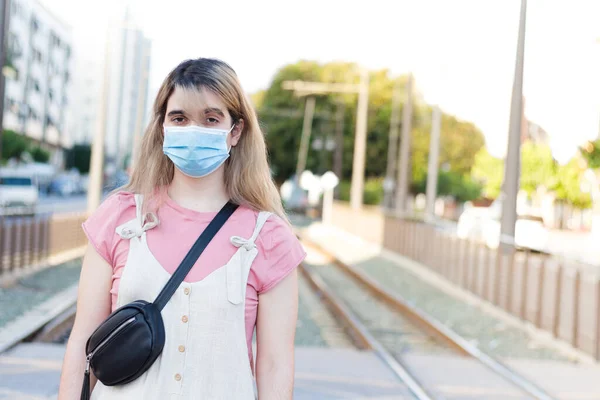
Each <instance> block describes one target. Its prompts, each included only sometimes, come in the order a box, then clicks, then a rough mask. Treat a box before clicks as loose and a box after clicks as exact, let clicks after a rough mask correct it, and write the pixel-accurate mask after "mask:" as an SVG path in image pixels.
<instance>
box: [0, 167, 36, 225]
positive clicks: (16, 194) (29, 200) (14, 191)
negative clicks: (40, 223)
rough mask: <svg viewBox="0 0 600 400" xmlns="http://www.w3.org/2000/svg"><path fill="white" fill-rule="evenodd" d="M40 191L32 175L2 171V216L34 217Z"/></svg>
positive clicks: (0, 179)
mask: <svg viewBox="0 0 600 400" xmlns="http://www.w3.org/2000/svg"><path fill="white" fill-rule="evenodd" d="M38 199H39V191H38V188H37V186H36V184H35V182H34V179H33V177H32V176H30V175H26V174H19V173H14V172H11V171H0V214H1V215H33V214H35V211H36V207H37V204H38Z"/></svg>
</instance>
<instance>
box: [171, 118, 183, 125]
mask: <svg viewBox="0 0 600 400" xmlns="http://www.w3.org/2000/svg"><path fill="white" fill-rule="evenodd" d="M172 121H173V122H175V123H177V124H181V123H183V122H184V121H185V118H184V117H175V118H173V119H172Z"/></svg>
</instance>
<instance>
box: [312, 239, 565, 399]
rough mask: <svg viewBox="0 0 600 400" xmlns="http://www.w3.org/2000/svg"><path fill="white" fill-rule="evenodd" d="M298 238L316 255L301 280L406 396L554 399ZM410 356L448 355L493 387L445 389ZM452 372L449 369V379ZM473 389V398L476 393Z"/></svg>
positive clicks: (318, 248)
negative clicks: (384, 367)
mask: <svg viewBox="0 0 600 400" xmlns="http://www.w3.org/2000/svg"><path fill="white" fill-rule="evenodd" d="M300 238H301V240H302V242H303V244H304V245H305V247H306V248H307V250H308V252H309V256H310V255H311V254H312V255H313V257H314V256H315V255H316V257H317V262H314V263H313V264H314V265H308V264H310V261H309V260H308V257H307V262H305V263H304V264H303V265H302V267H301V272H302V274H303V276H304V277H306V279H307V280H308V281H309V282H310V284H311V286H312V287H313V288H314V289H315V290H316V291H317V292H318V293H319V294H320V295H321V297H322V298H323V300H324V301H325V302H326V303H327V304H328V306H329V308H330V309H331V310H332V312H333V313H334V314H335V316H336V317H337V318H339V319H340V321H341V322H342V323H343V325H344V326H345V328H346V330H347V332H348V334H349V336H350V337H351V338H352V339H353V341H354V343H355V344H356V346H357V347H358V348H361V349H367V350H371V351H373V352H375V353H376V354H377V355H378V356H379V358H380V359H381V360H382V361H383V362H384V363H385V364H386V365H387V366H388V367H389V368H390V369H391V370H392V371H393V372H394V373H395V374H396V376H397V377H398V379H399V380H400V381H402V382H403V383H404V384H405V385H406V387H407V388H408V389H409V391H410V393H411V396H412V397H410V398H415V399H420V400H421V399H450V398H452V399H463V398H464V399H473V398H477V399H538V400H556V398H555V397H553V396H552V395H550V394H548V393H547V392H546V391H545V390H544V389H542V388H540V387H539V386H538V385H536V384H535V383H533V382H531V381H529V380H528V379H527V378H525V377H523V376H521V375H520V374H518V373H516V372H515V371H513V370H512V369H511V368H509V367H507V366H506V365H505V364H503V363H502V362H501V361H499V360H497V359H495V358H493V357H490V356H489V355H487V354H485V353H483V352H481V351H480V350H479V349H478V348H477V347H476V346H474V345H472V344H471V343H470V342H468V341H467V340H465V339H463V338H462V337H460V336H459V335H458V334H456V333H455V332H453V331H452V330H450V329H449V328H447V327H446V326H444V325H443V324H441V323H439V322H438V321H436V320H435V319H433V318H432V317H430V316H428V315H427V314H425V313H423V312H422V311H420V310H418V309H416V308H415V307H413V306H412V305H410V304H408V303H407V302H406V301H404V300H403V299H401V298H400V297H399V296H396V295H394V294H392V293H389V292H388V291H386V290H385V289H383V288H382V287H381V285H380V284H378V283H377V282H375V281H374V280H373V279H371V278H370V277H368V276H366V275H365V274H364V273H362V272H360V271H359V270H357V269H356V268H353V267H352V266H349V265H347V264H345V263H343V262H342V261H340V260H339V259H337V258H336V257H335V256H334V255H332V254H331V253H329V252H327V251H326V250H325V249H323V248H322V247H320V246H319V245H318V244H315V243H313V242H310V241H309V240H308V239H307V238H304V237H302V236H301V237H300ZM375 309H376V310H377V311H376V312H374V311H373V310H375ZM415 353H420V354H425V353H427V354H435V355H436V356H437V357H439V356H440V355H442V358H443V356H449V357H450V358H452V360H459V361H457V362H456V363H455V364H456V365H461V367H457V369H461V368H463V367H462V366H464V365H465V363H466V365H467V367H466V369H464V371H465V373H469V372H470V373H471V374H473V375H474V376H473V377H472V378H471V379H473V380H474V381H475V380H477V379H483V381H490V382H493V383H490V387H491V386H494V385H496V389H494V390H492V389H489V390H487V391H486V390H484V389H485V388H484V389H483V390H482V389H481V388H479V389H477V388H470V387H467V386H465V385H464V384H462V386H461V387H460V388H455V389H450V388H449V387H448V385H445V386H444V385H436V384H432V379H431V378H430V377H429V376H427V375H428V374H434V372H433V371H431V370H430V371H424V368H423V365H418V363H415V362H414V361H415V356H413V354H415ZM417 358H418V357H417ZM463 360H464V361H463ZM450 365H452V363H450ZM451 368H452V367H451ZM456 372H457V371H449V375H452V374H453V373H455V374H456ZM457 375H458V374H457ZM462 378H464V376H463V377H462ZM433 380H435V379H433ZM440 386H442V387H441V388H440ZM478 391H479V395H476V394H477V393H478ZM484 392H485V393H484ZM473 395H475V397H473Z"/></svg>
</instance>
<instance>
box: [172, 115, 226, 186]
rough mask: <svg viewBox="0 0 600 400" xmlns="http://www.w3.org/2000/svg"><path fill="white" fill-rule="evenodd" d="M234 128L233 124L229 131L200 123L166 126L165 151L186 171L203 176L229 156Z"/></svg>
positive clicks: (192, 174) (195, 175)
mask: <svg viewBox="0 0 600 400" xmlns="http://www.w3.org/2000/svg"><path fill="white" fill-rule="evenodd" d="M234 126H235V125H234ZM232 129H233V126H232V127H231V129H229V130H228V131H227V130H224V129H214V128H205V127H202V126H197V125H190V126H165V127H164V132H165V137H164V141H163V153H165V155H166V156H167V157H169V158H170V159H171V161H173V164H175V166H176V167H177V169H179V170H180V171H181V172H182V173H184V174H185V175H187V176H190V177H192V178H201V177H203V176H206V175H209V174H211V173H213V172H214V171H216V170H217V168H219V167H220V166H221V165H222V164H223V163H224V162H225V160H227V159H228V158H229V150H230V149H229V148H228V147H227V135H228V134H229V132H231V130H232Z"/></svg>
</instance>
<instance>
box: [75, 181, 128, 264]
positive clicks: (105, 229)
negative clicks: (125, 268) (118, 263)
mask: <svg viewBox="0 0 600 400" xmlns="http://www.w3.org/2000/svg"><path fill="white" fill-rule="evenodd" d="M133 218H135V197H134V194H133V193H128V192H117V193H114V194H111V195H110V196H108V197H107V198H106V199H104V201H102V203H101V204H100V206H99V207H98V208H97V209H96V211H94V212H93V213H92V214H91V215H90V216H89V218H88V219H87V220H86V221H85V222H84V223H83V230H84V232H85V234H86V236H87V237H88V239H89V241H90V242H91V243H92V244H93V245H94V247H95V248H96V250H97V251H98V253H99V254H100V255H101V256H102V257H103V258H104V259H105V260H106V261H107V262H108V263H109V264H111V265H114V250H115V247H116V246H117V244H118V243H119V240H118V237H117V234H116V229H117V227H118V226H120V225H121V224H123V223H125V222H127V221H129V220H131V219H133Z"/></svg>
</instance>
